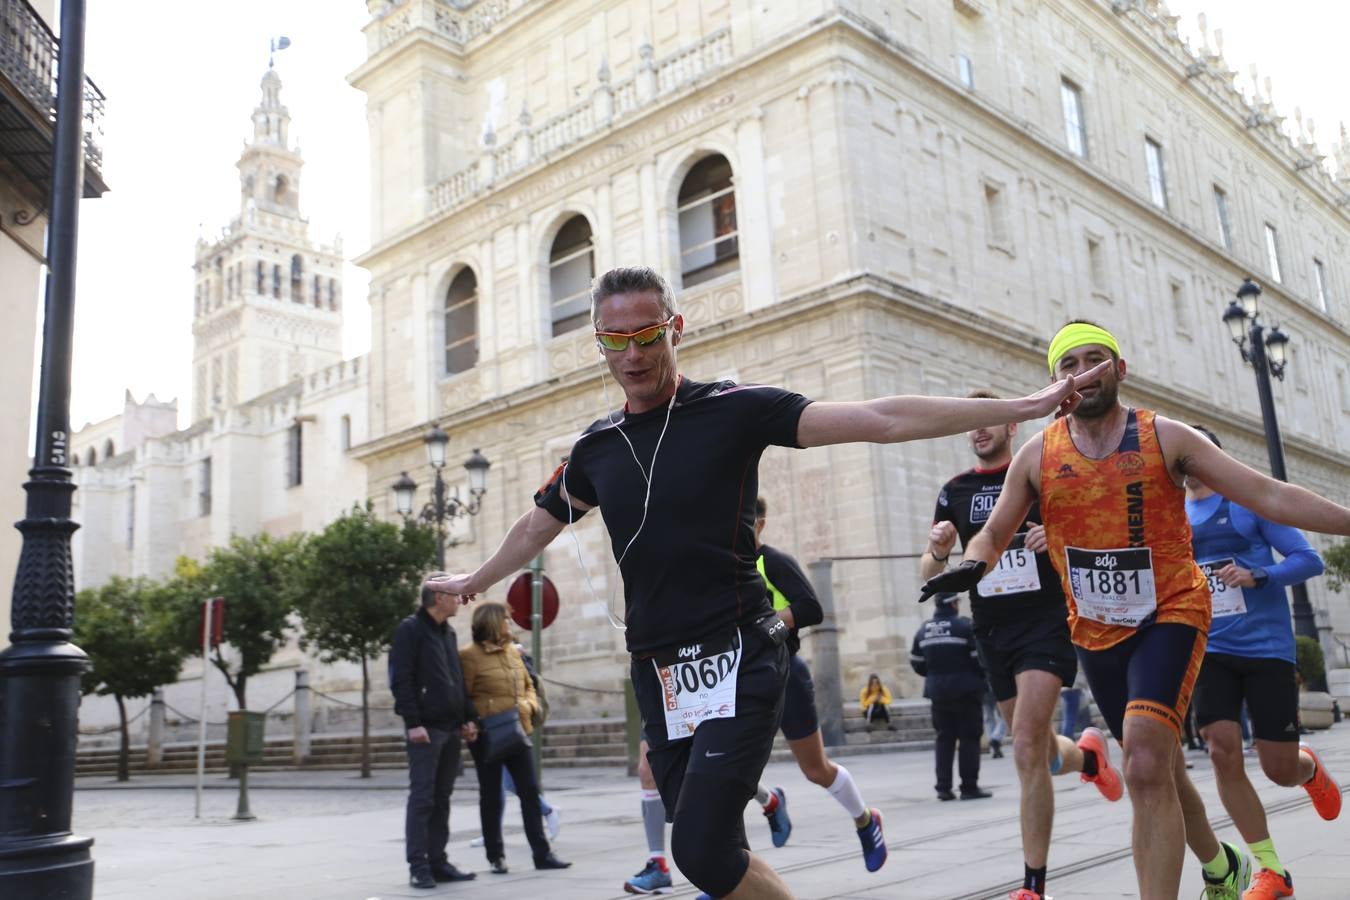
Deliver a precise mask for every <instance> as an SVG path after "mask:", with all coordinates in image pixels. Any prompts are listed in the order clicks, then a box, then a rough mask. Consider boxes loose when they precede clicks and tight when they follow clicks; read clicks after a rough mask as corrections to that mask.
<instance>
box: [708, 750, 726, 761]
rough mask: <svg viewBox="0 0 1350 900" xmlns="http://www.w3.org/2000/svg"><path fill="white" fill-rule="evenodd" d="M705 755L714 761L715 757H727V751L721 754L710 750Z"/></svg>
mask: <svg viewBox="0 0 1350 900" xmlns="http://www.w3.org/2000/svg"><path fill="white" fill-rule="evenodd" d="M703 755H704V756H706V757H708V759H712V758H713V757H714V756H726V755H727V753H726V751H725V750H723V751H722V752H721V753H714V752H712V751H711V750H708V751H706V752H705V753H704V754H703Z"/></svg>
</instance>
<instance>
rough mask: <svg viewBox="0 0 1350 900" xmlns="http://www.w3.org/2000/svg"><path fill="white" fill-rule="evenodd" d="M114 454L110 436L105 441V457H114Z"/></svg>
mask: <svg viewBox="0 0 1350 900" xmlns="http://www.w3.org/2000/svg"><path fill="white" fill-rule="evenodd" d="M114 455H115V454H114V452H113V442H112V438H108V439H107V440H106V441H104V442H103V458H104V459H112V458H113V456H114Z"/></svg>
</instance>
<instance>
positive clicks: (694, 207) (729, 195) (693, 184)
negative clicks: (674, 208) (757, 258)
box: [679, 154, 740, 287]
mask: <svg viewBox="0 0 1350 900" xmlns="http://www.w3.org/2000/svg"><path fill="white" fill-rule="evenodd" d="M679 219H680V276H681V278H682V279H683V281H684V286H685V287H691V286H692V285H695V284H698V283H699V282H701V281H707V280H709V279H711V278H716V277H718V276H719V275H724V274H726V273H727V272H734V271H735V270H736V269H737V267H738V266H739V265H740V242H739V241H738V240H737V231H736V192H735V188H734V186H733V185H732V174H731V164H730V163H729V162H727V158H726V157H725V156H721V155H719V154H715V155H713V156H707V157H704V158H703V159H701V160H699V161H698V163H697V164H696V165H695V166H694V167H693V168H692V169H690V170H689V174H688V175H686V176H684V182H683V183H682V184H681V185H680V196H679Z"/></svg>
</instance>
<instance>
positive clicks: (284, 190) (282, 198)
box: [272, 175, 291, 206]
mask: <svg viewBox="0 0 1350 900" xmlns="http://www.w3.org/2000/svg"><path fill="white" fill-rule="evenodd" d="M274 185H275V186H274V187H273V189H272V201H273V202H274V203H276V204H277V205H278V206H282V205H284V204H285V203H286V201H287V198H288V195H289V192H290V189H291V185H290V182H288V181H287V180H286V176H285V175H278V176H277V180H276V181H275V182H274Z"/></svg>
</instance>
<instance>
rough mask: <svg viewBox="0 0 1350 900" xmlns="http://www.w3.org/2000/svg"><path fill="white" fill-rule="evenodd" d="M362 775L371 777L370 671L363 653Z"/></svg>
mask: <svg viewBox="0 0 1350 900" xmlns="http://www.w3.org/2000/svg"><path fill="white" fill-rule="evenodd" d="M361 777H362V778H369V777H370V671H369V670H368V669H367V668H366V655H365V654H364V653H362V654H361Z"/></svg>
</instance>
